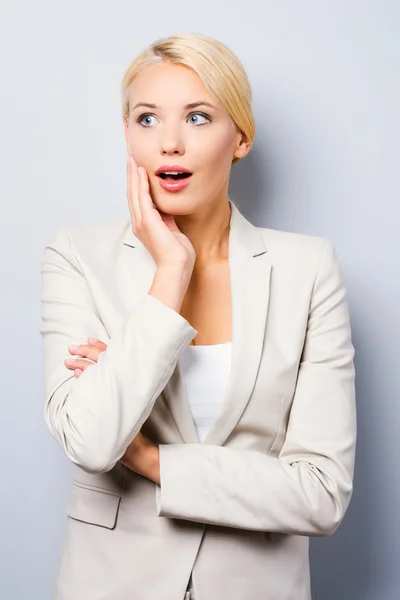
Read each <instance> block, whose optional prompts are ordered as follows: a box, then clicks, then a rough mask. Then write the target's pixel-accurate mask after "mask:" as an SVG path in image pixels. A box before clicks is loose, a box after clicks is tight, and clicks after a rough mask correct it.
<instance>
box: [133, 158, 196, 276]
mask: <svg viewBox="0 0 400 600" xmlns="http://www.w3.org/2000/svg"><path fill="white" fill-rule="evenodd" d="M127 159H128V160H127V170H128V173H127V175H128V182H127V197H128V204H129V210H130V213H131V218H132V231H133V233H134V235H135V236H136V237H138V238H139V239H140V241H141V242H142V243H143V244H144V245H145V246H146V248H147V249H148V250H149V252H150V253H151V255H152V256H153V258H154V261H155V263H156V264H157V267H163V266H173V267H178V268H182V269H188V270H192V269H193V267H194V263H195V260H196V252H195V249H194V248H193V246H192V244H191V242H190V240H189V238H188V237H187V236H186V235H184V234H183V233H182V232H181V231H180V230H179V229H178V226H177V225H176V223H175V219H174V217H173V216H172V215H168V214H166V213H163V212H162V211H159V210H158V209H157V208H156V206H155V204H154V203H153V200H152V198H151V195H150V186H149V179H148V175H147V172H146V169H145V168H144V167H139V169H138V166H137V164H136V162H135V160H134V158H133V156H132V155H131V154H128V156H127Z"/></svg>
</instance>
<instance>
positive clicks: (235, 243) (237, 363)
mask: <svg viewBox="0 0 400 600" xmlns="http://www.w3.org/2000/svg"><path fill="white" fill-rule="evenodd" d="M231 206H232V215H231V230H230V237H229V269H230V278H231V298H232V362H231V369H230V375H229V379H228V382H227V387H226V391H225V398H224V400H223V403H222V405H221V409H220V412H219V414H218V415H217V417H216V419H215V421H214V423H213V424H212V426H211V428H210V430H209V431H208V433H207V436H206V438H205V439H204V442H203V443H204V444H212V445H222V444H223V443H224V442H225V441H226V440H227V438H228V437H229V435H230V433H231V432H232V430H233V429H234V427H235V426H236V425H237V423H238V422H239V420H240V417H241V416H242V414H243V412H244V410H245V408H246V406H247V404H248V402H249V400H250V397H251V394H252V391H253V387H254V384H255V381H256V377H257V372H258V368H259V365H260V360H261V354H262V349H263V343H264V337H265V329H266V319H267V312H268V303H269V289H270V277H271V263H270V260H269V256H268V253H267V249H266V247H265V244H264V240H263V238H262V236H261V233H260V232H259V230H258V229H257V227H255V226H254V225H252V224H251V223H250V222H249V221H247V219H245V217H244V216H243V215H242V214H241V213H240V212H239V210H238V209H237V208H236V206H235V205H234V204H233V203H232V202H231Z"/></svg>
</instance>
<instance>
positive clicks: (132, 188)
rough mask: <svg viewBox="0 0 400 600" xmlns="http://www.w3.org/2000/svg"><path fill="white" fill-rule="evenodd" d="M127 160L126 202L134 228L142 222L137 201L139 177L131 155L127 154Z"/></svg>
mask: <svg viewBox="0 0 400 600" xmlns="http://www.w3.org/2000/svg"><path fill="white" fill-rule="evenodd" d="M128 159H129V160H128V190H127V192H128V202H129V206H130V209H131V216H132V224H133V226H134V228H136V227H137V226H138V225H139V226H140V222H141V220H142V214H141V211H140V205H139V199H138V186H139V175H138V170H137V164H136V162H135V159H134V158H133V156H132V154H128Z"/></svg>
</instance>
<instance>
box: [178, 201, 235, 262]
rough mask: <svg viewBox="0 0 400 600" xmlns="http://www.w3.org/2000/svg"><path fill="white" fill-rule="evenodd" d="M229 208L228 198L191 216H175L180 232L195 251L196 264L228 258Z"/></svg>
mask: <svg viewBox="0 0 400 600" xmlns="http://www.w3.org/2000/svg"><path fill="white" fill-rule="evenodd" d="M230 219H231V208H230V205H229V201H228V198H226V200H224V201H221V200H219V201H218V202H217V203H216V204H215V205H209V206H208V205H207V206H205V207H204V208H202V209H201V210H199V211H197V212H196V213H194V214H191V215H178V216H175V222H176V224H177V226H178V227H179V229H180V231H181V232H182V233H184V234H185V235H186V236H187V237H188V238H189V240H190V242H191V244H192V245H193V247H194V249H195V251H196V264H197V265H199V264H201V263H206V262H208V261H212V260H218V259H223V258H228V241H229V229H230Z"/></svg>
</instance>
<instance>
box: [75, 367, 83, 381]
mask: <svg viewBox="0 0 400 600" xmlns="http://www.w3.org/2000/svg"><path fill="white" fill-rule="evenodd" d="M82 373H83V371H82V369H75V371H74V375H75V377H76V378H77V379H78V377H79V375H82Z"/></svg>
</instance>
